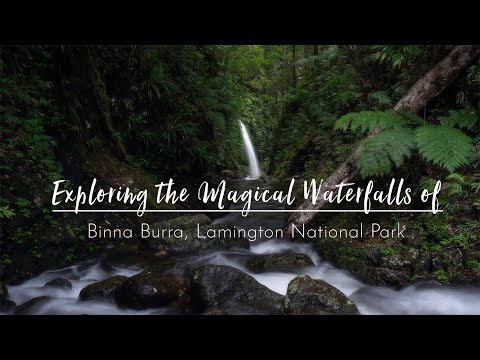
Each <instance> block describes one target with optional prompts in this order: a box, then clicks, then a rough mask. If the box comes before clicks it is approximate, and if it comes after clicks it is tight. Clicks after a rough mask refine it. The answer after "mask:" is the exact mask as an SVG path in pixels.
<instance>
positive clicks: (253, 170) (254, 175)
mask: <svg viewBox="0 0 480 360" xmlns="http://www.w3.org/2000/svg"><path fill="white" fill-rule="evenodd" d="M240 129H241V130H242V138H243V145H244V147H245V152H246V153H247V156H248V164H249V165H250V174H249V175H248V176H247V178H249V179H258V178H259V177H260V165H259V163H258V159H257V154H256V153H255V148H254V147H253V143H252V140H250V135H248V131H247V128H246V127H245V124H244V123H243V122H241V121H240Z"/></svg>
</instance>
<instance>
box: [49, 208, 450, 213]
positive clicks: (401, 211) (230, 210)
mask: <svg viewBox="0 0 480 360" xmlns="http://www.w3.org/2000/svg"><path fill="white" fill-rule="evenodd" d="M52 211H53V212H58V213H71V212H73V213H75V212H79V213H139V212H141V213H244V212H252V213H297V212H298V213H308V212H313V213H349V212H351V213H365V210H356V209H349V210H338V209H337V210H323V209H318V210H315V209H305V210H302V209H292V210H285V209H270V210H259V209H251V210H242V209H229V210H212V209H206V210H200V209H196V210H166V209H165V210H159V209H148V210H143V211H139V210H130V209H117V210H114V209H102V210H96V209H90V210H86V209H83V210H82V209H79V210H60V209H53V210H52ZM368 212H372V213H390V212H398V213H414V212H417V213H433V211H432V210H402V209H401V210H399V209H392V210H369V211H368ZM436 212H443V210H437V211H436Z"/></svg>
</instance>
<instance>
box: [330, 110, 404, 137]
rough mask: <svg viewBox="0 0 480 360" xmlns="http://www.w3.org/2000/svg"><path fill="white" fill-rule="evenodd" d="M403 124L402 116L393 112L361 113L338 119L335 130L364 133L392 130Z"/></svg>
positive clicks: (349, 114)
mask: <svg viewBox="0 0 480 360" xmlns="http://www.w3.org/2000/svg"><path fill="white" fill-rule="evenodd" d="M404 124H405V120H404V117H403V115H402V114H400V113H398V112H396V111H393V110H389V111H361V112H357V113H348V114H346V115H343V116H342V117H340V118H339V119H338V120H337V121H336V123H335V129H340V130H344V131H346V130H348V129H350V130H351V131H353V132H355V131H360V132H366V131H372V130H373V129H375V128H379V129H392V128H396V127H401V126H403V125H404Z"/></svg>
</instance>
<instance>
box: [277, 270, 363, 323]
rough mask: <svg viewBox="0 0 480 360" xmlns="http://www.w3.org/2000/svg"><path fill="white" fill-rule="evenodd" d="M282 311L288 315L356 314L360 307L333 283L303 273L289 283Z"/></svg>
mask: <svg viewBox="0 0 480 360" xmlns="http://www.w3.org/2000/svg"><path fill="white" fill-rule="evenodd" d="M280 312H281V313H282V314H286V315H327V314H356V313H358V308H357V306H356V305H355V304H354V302H353V301H352V300H350V299H349V298H348V297H347V296H346V295H345V294H344V293H342V292H341V291H340V290H338V289H337V288H335V287H333V286H332V285H330V284H328V283H326V282H325V281H323V280H314V279H312V278H311V277H309V276H307V275H301V276H297V277H296V278H295V279H293V280H292V281H290V283H289V284H288V289H287V294H286V295H285V298H284V300H283V303H282V307H281V309H280Z"/></svg>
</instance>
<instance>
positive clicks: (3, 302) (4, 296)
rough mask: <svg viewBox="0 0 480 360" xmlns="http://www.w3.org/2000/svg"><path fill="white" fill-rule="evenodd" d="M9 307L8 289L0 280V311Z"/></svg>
mask: <svg viewBox="0 0 480 360" xmlns="http://www.w3.org/2000/svg"><path fill="white" fill-rule="evenodd" d="M9 309H10V302H9V300H8V289H7V287H6V286H5V284H4V283H2V282H0V312H3V311H8V310H9Z"/></svg>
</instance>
